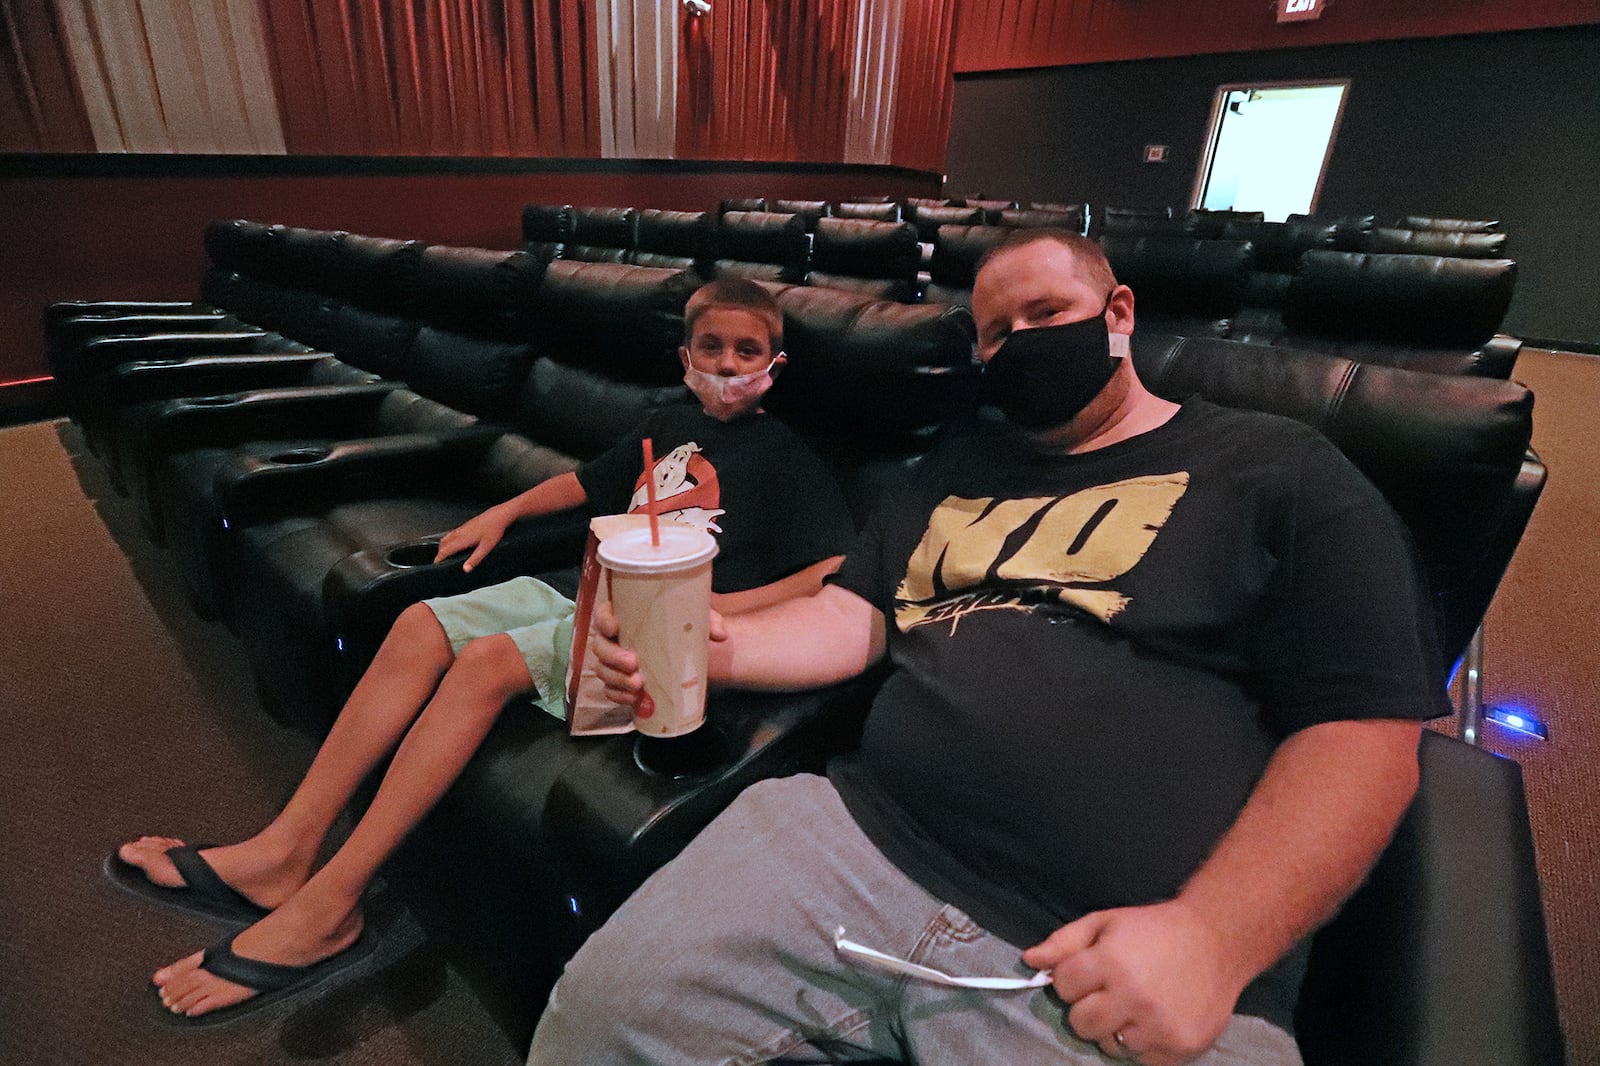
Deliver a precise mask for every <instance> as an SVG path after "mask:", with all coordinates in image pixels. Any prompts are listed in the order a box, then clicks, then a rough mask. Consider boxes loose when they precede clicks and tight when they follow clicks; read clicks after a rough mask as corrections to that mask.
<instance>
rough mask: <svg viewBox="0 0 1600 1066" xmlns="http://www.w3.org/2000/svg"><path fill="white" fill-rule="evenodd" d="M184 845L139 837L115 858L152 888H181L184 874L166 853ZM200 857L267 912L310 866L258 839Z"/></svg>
mask: <svg viewBox="0 0 1600 1066" xmlns="http://www.w3.org/2000/svg"><path fill="white" fill-rule="evenodd" d="M183 846H184V842H183V841H181V840H178V839H177V838H175V837H158V836H147V837H140V838H139V839H138V840H133V841H129V842H128V843H126V844H124V845H122V846H121V847H120V848H118V849H117V858H119V859H121V860H122V861H123V862H125V863H127V864H128V865H129V866H133V867H136V868H137V869H139V870H141V871H143V873H144V876H145V878H146V879H147V880H148V881H149V882H150V883H151V884H153V885H159V886H160V887H162V888H183V887H184V886H185V882H184V878H183V875H182V874H181V873H179V872H178V868H177V867H176V866H175V865H173V862H172V858H171V856H169V855H168V854H167V852H168V851H169V850H171V849H172V848H179V847H183ZM199 855H200V857H201V858H203V859H204V860H205V861H206V864H207V865H209V866H210V867H211V868H212V869H213V870H214V871H216V874H217V876H218V877H220V878H221V879H222V880H223V882H224V883H225V884H227V885H228V887H230V888H232V889H233V890H234V891H235V892H238V893H239V894H240V895H242V896H244V897H245V898H246V899H248V900H250V901H251V902H252V903H255V904H257V905H259V906H261V907H265V908H267V909H269V910H270V909H272V908H273V907H276V906H278V905H279V904H280V903H282V902H283V901H284V900H286V899H288V898H289V897H290V896H292V895H293V894H294V893H295V891H296V890H297V889H298V888H299V887H300V886H301V885H303V884H305V882H306V878H307V877H308V876H310V864H309V863H307V862H304V861H302V860H300V859H299V858H298V857H296V856H293V855H290V854H285V853H283V852H282V851H280V850H275V849H271V848H269V847H268V846H266V845H265V844H263V843H261V842H260V838H252V839H250V840H247V841H244V842H243V843H240V844H228V845H224V846H221V847H215V848H205V849H204V850H202V851H200V852H199Z"/></svg>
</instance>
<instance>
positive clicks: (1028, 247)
mask: <svg viewBox="0 0 1600 1066" xmlns="http://www.w3.org/2000/svg"><path fill="white" fill-rule="evenodd" d="M1030 253H1032V254H1030ZM1080 288H1081V289H1086V290H1091V295H1092V290H1093V289H1094V288H1095V285H1094V281H1093V278H1092V277H1091V276H1090V275H1089V272H1088V270H1087V269H1085V267H1084V265H1083V263H1082V262H1081V260H1080V259H1079V257H1078V256H1077V255H1076V254H1075V253H1074V252H1073V251H1072V250H1071V249H1070V248H1067V247H1064V246H1063V245H1060V244H1057V243H1055V242H1054V241H1038V242H1035V243H1032V244H1025V245H1022V246H1021V247H1018V248H1008V249H1006V250H1005V251H1004V252H1001V253H1000V254H999V255H997V256H995V257H994V258H992V259H990V260H989V262H988V263H986V264H984V267H983V269H982V270H981V271H979V272H978V276H977V278H976V279H975V280H974V284H973V290H972V309H973V312H974V313H975V314H976V315H977V316H978V317H979V318H980V319H981V318H982V317H984V314H985V313H986V312H993V311H995V310H996V309H997V308H1000V307H1003V306H1005V305H1007V304H1011V303H1015V302H1017V301H1027V300H1030V299H1034V298H1036V297H1040V296H1045V295H1067V294H1069V293H1072V292H1075V291H1076V290H1079V289H1080Z"/></svg>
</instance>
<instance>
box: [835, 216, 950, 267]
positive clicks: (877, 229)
mask: <svg viewBox="0 0 1600 1066" xmlns="http://www.w3.org/2000/svg"><path fill="white" fill-rule="evenodd" d="M921 259H922V251H921V249H920V248H918V247H917V228H916V227H915V226H913V225H912V224H911V223H909V222H870V221H867V220H866V219H857V218H822V219H818V220H817V233H816V239H815V243H813V244H812V246H811V268H812V269H813V270H821V271H824V272H827V273H832V274H848V275H851V276H854V277H861V278H912V277H914V276H915V275H916V273H917V266H918V264H919V263H920V262H921Z"/></svg>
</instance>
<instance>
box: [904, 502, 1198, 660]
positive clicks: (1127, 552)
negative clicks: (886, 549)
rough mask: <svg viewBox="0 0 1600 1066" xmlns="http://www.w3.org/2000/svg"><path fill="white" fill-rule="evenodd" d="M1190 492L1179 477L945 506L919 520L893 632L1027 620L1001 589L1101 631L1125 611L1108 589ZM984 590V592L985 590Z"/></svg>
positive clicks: (1121, 597) (1125, 600) (1124, 601)
mask: <svg viewBox="0 0 1600 1066" xmlns="http://www.w3.org/2000/svg"><path fill="white" fill-rule="evenodd" d="M1188 487H1189V475H1188V474H1187V473H1176V474H1156V475H1151V476H1147V477H1138V478H1130V479H1128V480H1126V481H1119V482H1116V483H1115V484H1111V485H1099V486H1095V487H1093V488H1089V489H1084V490H1083V491H1081V492H1075V493H1072V494H1071V495H1068V496H1043V497H1029V498H1024V499H999V500H997V499H994V498H981V499H964V498H962V497H959V496H949V497H946V498H945V499H944V500H943V501H942V502H941V503H940V504H939V505H938V506H937V507H935V508H934V510H933V514H932V515H931V516H930V517H929V519H928V528H927V530H926V531H925V532H924V533H923V535H922V540H921V541H920V542H919V543H918V545H917V548H916V551H915V552H913V553H912V555H911V560H910V562H909V564H908V565H907V567H906V576H905V577H904V579H902V580H901V582H900V586H899V588H898V589H897V590H896V593H895V603H896V608H895V624H896V625H897V626H899V628H900V630H901V631H902V632H909V631H910V630H911V629H914V628H916V627H917V626H920V625H928V624H931V623H934V622H941V621H952V622H956V621H958V620H959V618H960V617H961V615H962V614H964V613H970V612H971V611H972V610H993V609H1002V610H1032V609H1033V608H1032V607H1030V606H1028V605H1026V604H1024V603H1022V602H1021V600H1020V599H1019V598H1018V597H1017V596H1016V595H1011V594H1004V593H1002V594H999V595H992V593H996V592H998V591H999V590H997V589H996V588H995V586H996V585H1003V586H1005V587H1007V588H1012V589H1016V588H1018V587H1029V588H1034V589H1046V590H1048V591H1049V592H1050V593H1051V594H1053V595H1054V597H1055V598H1056V599H1059V600H1060V601H1061V602H1064V603H1069V604H1072V605H1074V606H1077V607H1080V608H1082V609H1083V610H1085V611H1088V612H1089V613H1090V614H1092V615H1094V616H1095V617H1096V618H1099V619H1100V620H1101V621H1109V620H1110V619H1111V618H1113V617H1114V616H1115V615H1116V614H1117V613H1118V612H1120V611H1121V610H1123V608H1125V607H1127V605H1128V602H1129V601H1128V597H1126V596H1124V595H1123V594H1122V593H1120V592H1117V591H1116V590H1115V589H1109V588H1092V587H1088V586H1097V585H1104V584H1105V583H1106V582H1108V581H1113V580H1115V579H1116V578H1118V577H1121V576H1122V575H1123V574H1125V573H1127V572H1128V571H1129V570H1131V569H1133V567H1134V566H1135V565H1137V564H1138V562H1139V560H1141V559H1143V558H1144V556H1145V553H1147V552H1148V551H1149V550H1150V546H1151V545H1152V544H1154V543H1155V539H1156V537H1157V536H1158V535H1159V534H1160V532H1161V529H1162V527H1163V526H1165V525H1166V522H1167V518H1168V517H1169V516H1170V515H1171V514H1172V509H1173V508H1174V507H1175V506H1176V505H1177V503H1178V500H1179V499H1181V498H1182V496H1183V494H1184V492H1185V490H1187V489H1188ZM986 586H987V587H988V588H987V589H986V588H985V587H986Z"/></svg>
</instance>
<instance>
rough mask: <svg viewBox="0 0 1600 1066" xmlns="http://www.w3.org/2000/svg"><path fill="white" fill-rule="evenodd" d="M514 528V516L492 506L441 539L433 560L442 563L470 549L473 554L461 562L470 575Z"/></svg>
mask: <svg viewBox="0 0 1600 1066" xmlns="http://www.w3.org/2000/svg"><path fill="white" fill-rule="evenodd" d="M510 527H511V519H510V518H508V517H507V516H506V515H505V514H504V513H503V512H502V511H501V510H500V508H498V507H491V508H489V509H488V510H487V511H485V512H483V513H482V514H480V515H478V516H476V517H474V518H469V519H467V520H466V521H465V522H463V523H461V524H460V525H459V526H457V527H456V528H454V529H452V530H451V531H450V532H448V533H446V534H445V535H444V536H443V537H442V538H440V540H439V553H438V554H437V555H435V556H434V557H433V561H434V562H436V563H437V562H441V561H443V560H444V559H446V558H448V557H450V556H452V555H459V554H460V553H461V552H464V551H466V550H467V549H469V548H470V549H471V550H472V554H470V555H468V556H467V561H466V562H464V563H462V564H461V569H462V570H464V571H466V572H467V573H469V574H470V573H472V568H473V567H475V566H477V565H478V563H479V562H481V561H482V560H483V557H484V556H485V555H488V554H489V553H490V552H491V551H493V550H494V546H495V545H496V544H499V543H500V540H501V538H502V537H504V536H505V535H506V530H507V529H509V528H510Z"/></svg>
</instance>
